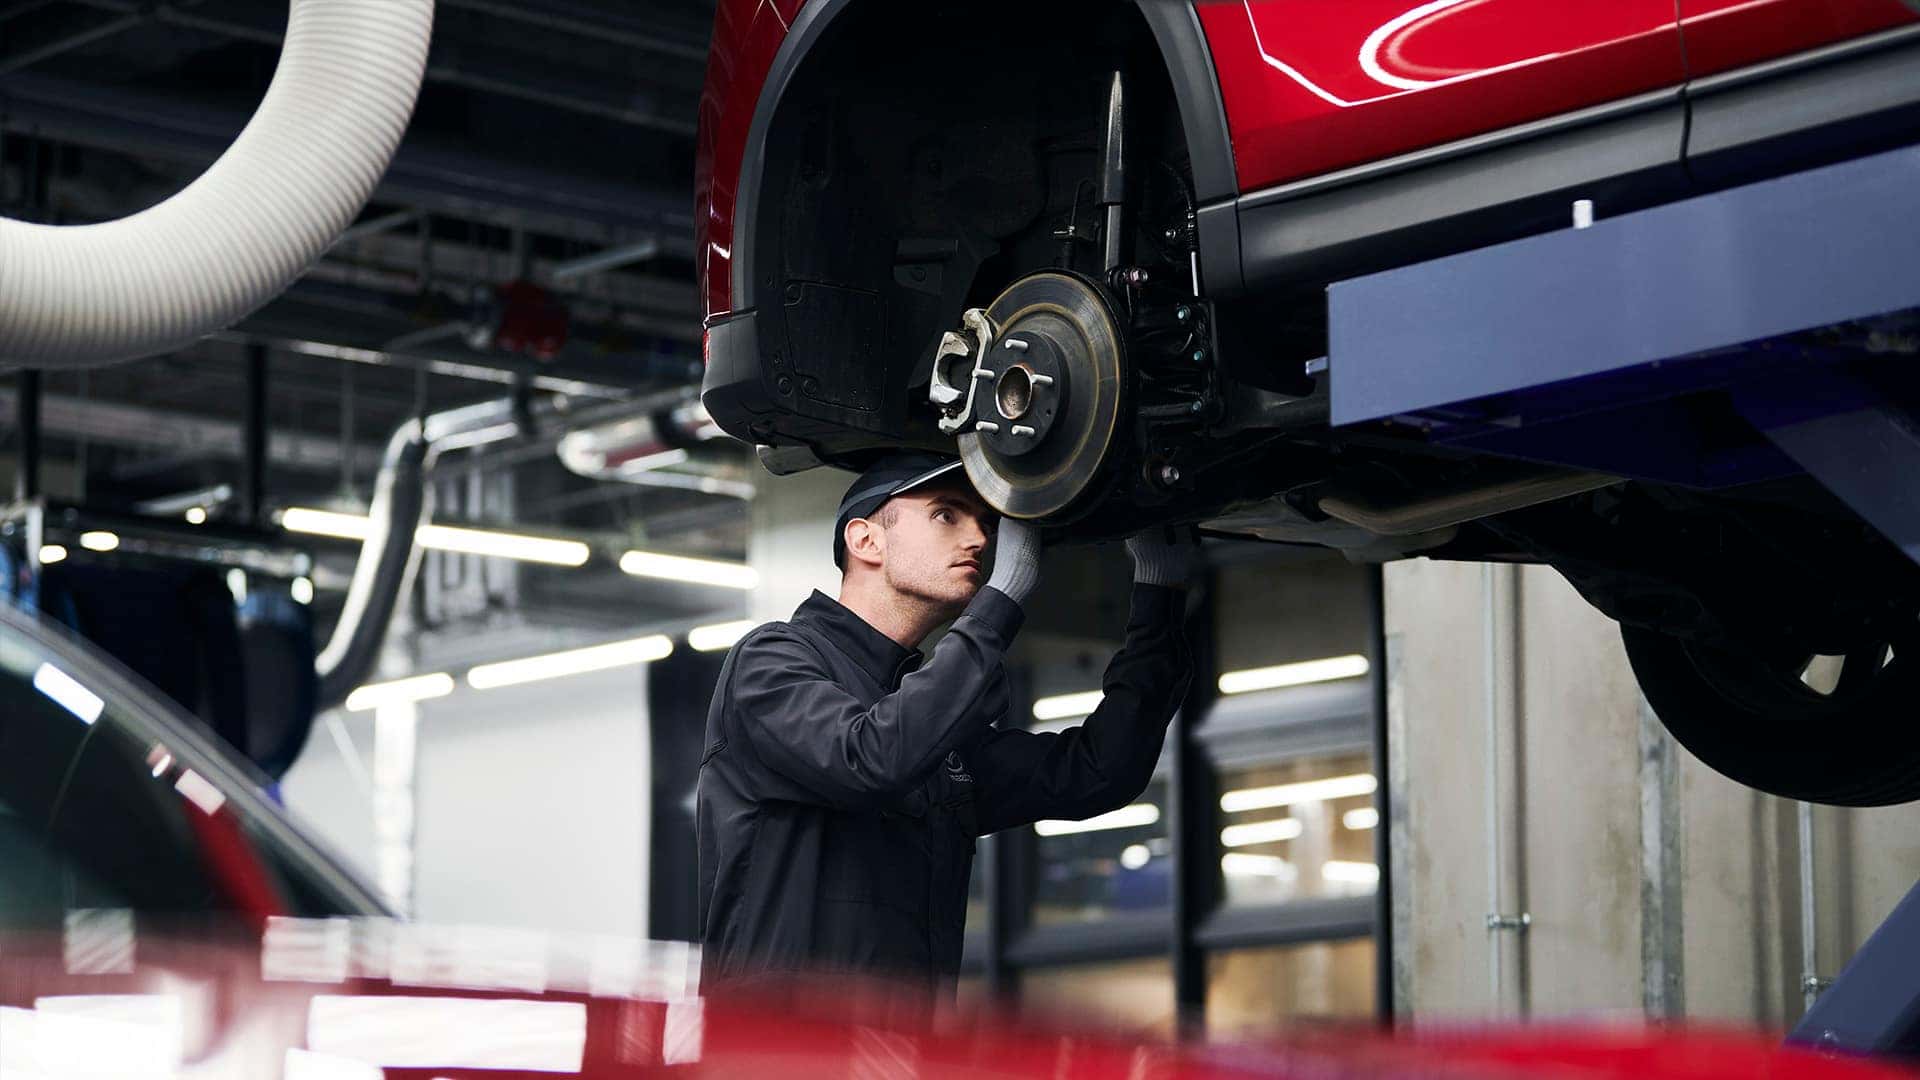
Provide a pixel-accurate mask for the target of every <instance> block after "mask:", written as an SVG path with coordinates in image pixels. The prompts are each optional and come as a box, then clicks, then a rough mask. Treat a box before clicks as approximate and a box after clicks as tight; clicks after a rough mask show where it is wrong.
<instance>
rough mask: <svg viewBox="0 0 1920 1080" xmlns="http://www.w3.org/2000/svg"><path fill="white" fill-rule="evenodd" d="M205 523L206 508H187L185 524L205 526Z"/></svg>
mask: <svg viewBox="0 0 1920 1080" xmlns="http://www.w3.org/2000/svg"><path fill="white" fill-rule="evenodd" d="M206 523H207V508H206V507H204V506H189V507H187V524H189V525H205V524H206Z"/></svg>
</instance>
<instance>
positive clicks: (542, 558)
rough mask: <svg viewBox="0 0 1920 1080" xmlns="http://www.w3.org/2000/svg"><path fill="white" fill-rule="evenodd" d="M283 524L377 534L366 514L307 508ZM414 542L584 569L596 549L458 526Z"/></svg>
mask: <svg viewBox="0 0 1920 1080" xmlns="http://www.w3.org/2000/svg"><path fill="white" fill-rule="evenodd" d="M280 525H281V527H282V528H284V529H286V530H287V531H288V532H297V533H305V534H307V535H310V536H330V537H333V538H335V539H339V540H365V539H366V538H367V537H368V536H369V535H370V534H371V533H372V532H373V523H372V522H371V521H369V520H368V519H367V518H366V516H365V515H362V514H342V513H337V512H335V511H332V510H314V509H312V508H310V507H304V506H294V507H289V508H287V509H286V510H285V511H284V512H282V513H281V515H280ZM413 539H414V542H415V543H417V544H419V545H420V546H421V547H423V548H428V549H431V550H434V551H452V552H457V553H460V554H463V555H486V556H491V557H494V558H500V559H516V560H519V561H521V562H537V563H547V564H549V565H553V566H580V565H582V564H584V563H585V562H586V561H587V558H588V556H589V555H591V554H592V549H591V548H589V547H588V546H587V545H586V544H584V543H582V542H580V541H578V540H558V539H554V538H553V537H547V536H528V535H525V534H522V533H511V532H501V531H499V530H495V529H470V528H465V527H463V526H458V525H422V526H420V527H419V528H418V529H415V530H414V534H413Z"/></svg>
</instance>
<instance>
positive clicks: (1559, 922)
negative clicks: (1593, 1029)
mask: <svg viewBox="0 0 1920 1080" xmlns="http://www.w3.org/2000/svg"><path fill="white" fill-rule="evenodd" d="M1385 585H1386V615H1387V632H1388V686H1389V739H1390V747H1389V759H1390V761H1389V788H1390V792H1391V795H1392V803H1393V806H1392V814H1393V818H1394V824H1395V826H1396V833H1395V836H1394V841H1395V843H1394V851H1393V864H1394V896H1393V900H1394V915H1393V934H1394V939H1395V968H1396V970H1395V973H1394V976H1395V997H1396V1007H1397V1008H1398V1009H1399V1010H1400V1011H1401V1015H1404V1016H1410V1017H1411V1018H1413V1019H1414V1021H1415V1022H1429V1023H1430V1022H1436V1021H1445V1020H1449V1019H1463V1018H1476V1019H1477V1018H1483V1017H1518V1016H1535V1017H1555V1016H1586V1017H1592V1016H1616V1015H1631V1016H1638V1015H1642V1014H1645V1015H1651V1016H1663V1017H1685V1018H1690V1019H1694V1020H1715V1021H1726V1022H1733V1023H1740V1024H1748V1025H1762V1026H1766V1027H1770V1028H1783V1027H1786V1026H1788V1025H1790V1024H1791V1023H1792V1022H1793V1021H1794V1020H1796V1019H1797V1018H1798V1017H1799V1015H1800V1013H1801V1012H1802V1011H1803V1008H1804V1001H1803V998H1802V994H1801V990H1800V976H1801V974H1802V963H1801V934H1800V899H1799V896H1800V887H1799V872H1798V860H1799V841H1798V829H1797V816H1796V815H1797V804H1795V803H1791V802H1788V801H1785V800H1781V799H1776V798H1773V797H1771V796H1767V795H1762V794H1760V793H1758V792H1754V791H1752V790H1750V789H1747V788H1743V787H1741V786H1739V785H1737V784H1734V783H1733V782H1731V781H1728V780H1726V779H1724V778H1722V777H1721V776H1719V775H1718V774H1717V773H1714V772H1712V771H1711V770H1709V769H1707V768H1706V767H1705V766H1703V765H1701V764H1700V763H1699V762H1698V761H1696V760H1694V759H1693V758H1692V757H1691V756H1690V755H1688V754H1687V753H1686V752H1685V751H1684V750H1682V749H1681V748H1679V747H1678V746H1677V745H1675V744H1674V743H1673V742H1672V740H1671V739H1670V738H1668V737H1667V735H1666V734H1665V732H1664V730H1663V729H1662V728H1661V727H1660V726H1659V723H1658V720H1657V719H1656V718H1655V717H1654V716H1653V715H1652V712H1651V710H1650V709H1648V708H1647V706H1646V705H1645V703H1644V701H1643V700H1642V699H1641V697H1640V694H1639V691H1638V687H1637V685H1636V684H1635V682H1634V680H1633V677H1632V673H1631V671H1630V670H1629V668H1628V666H1627V661H1626V656H1625V652H1624V650H1623V649H1622V647H1621V645H1620V642H1619V638H1618V635H1617V633H1616V631H1615V628H1614V626H1613V624H1612V623H1611V622H1610V621H1608V620H1607V619H1605V618H1604V617H1603V616H1601V615H1600V614H1599V613H1598V612H1595V611H1594V610H1592V609H1591V608H1590V607H1588V606H1587V605H1586V603H1585V602H1584V601H1582V600H1581V599H1580V597H1579V596H1578V594H1577V593H1575V592H1574V591H1573V589H1572V588H1571V587H1570V586H1568V585H1567V584H1566V583H1565V581H1564V580H1563V579H1561V578H1560V577H1559V575H1558V574H1556V573H1554V572H1553V571H1552V570H1550V569H1546V568H1541V567H1529V568H1524V569H1521V568H1513V567H1484V566H1480V565H1470V564H1457V563H1436V562H1425V561H1410V562H1402V563H1395V564H1391V565H1389V566H1387V567H1386V568H1385ZM1490 748H1491V750H1492V751H1493V755H1492V762H1493V766H1492V768H1491V769H1490V768H1489V749H1490ZM1490 784H1491V790H1492V791H1493V792H1494V796H1495V801H1494V813H1493V814H1492V815H1491V816H1490V815H1489V807H1488V799H1487V793H1488V791H1489V790H1490V787H1489V785H1490ZM1813 823H1814V842H1813V848H1812V851H1813V854H1814V859H1815V867H1816V871H1815V889H1814V915H1815V924H1816V934H1815V936H1816V938H1817V940H1818V950H1819V951H1818V957H1817V962H1816V965H1815V966H1816V969H1817V972H1818V974H1820V975H1823V976H1832V975H1834V974H1835V973H1837V972H1838V970H1839V969H1840V967H1841V966H1842V964H1843V963H1844V962H1845V960H1846V959H1847V958H1848V957H1849V956H1851V955H1852V953H1853V951H1854V950H1855V949H1857V948H1858V947H1859V944H1860V943H1861V942H1862V941H1863V940H1865V938H1866V936H1867V935H1868V934H1870V933H1871V932H1872V930H1873V928H1874V927H1875V926H1876V925H1877V924H1878V922H1879V920H1880V919H1881V918H1883V917H1884V916H1885V914H1886V913H1887V912H1888V911H1890V910H1891V909H1892V907H1893V905H1894V904H1895V903H1896V902H1897V901H1898V900H1899V898H1900V897H1901V896H1902V895H1903V894H1904V892H1905V891H1906V889H1907V888H1908V886H1910V885H1911V884H1912V883H1913V882H1914V880H1915V878H1916V877H1920V808H1916V807H1914V806H1907V807H1895V808H1890V809H1882V810H1871V811H1857V810H1839V809H1834V808H1828V807H1819V808H1816V809H1815V810H1814V814H1813ZM1496 859H1497V862H1498V867H1497V872H1493V873H1490V871H1491V870H1493V868H1494V864H1495V861H1496ZM1521 912H1525V913H1526V914H1527V915H1528V916H1529V917H1530V919H1531V926H1530V927H1528V928H1527V929H1526V930H1524V931H1511V930H1489V929H1488V927H1487V916H1488V914H1489V913H1497V914H1502V915H1517V914H1519V913H1521ZM1496 949H1497V950H1498V958H1497V961H1496V958H1495V952H1496Z"/></svg>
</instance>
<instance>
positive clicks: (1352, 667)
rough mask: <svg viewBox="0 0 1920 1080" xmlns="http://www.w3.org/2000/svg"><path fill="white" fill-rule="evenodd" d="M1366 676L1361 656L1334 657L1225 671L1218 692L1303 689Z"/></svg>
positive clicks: (1365, 667) (1365, 664)
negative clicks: (1308, 685)
mask: <svg viewBox="0 0 1920 1080" xmlns="http://www.w3.org/2000/svg"><path fill="white" fill-rule="evenodd" d="M1366 673H1367V658H1366V657H1364V656H1357V655H1356V656H1334V657H1329V658H1327V659H1325V660H1303V661H1301V662H1300V663H1297V664H1281V665H1279V666H1278V667H1263V668H1250V669H1248V670H1246V671H1229V672H1227V673H1226V674H1224V675H1222V676H1220V692H1221V693H1223V694H1244V693H1246V692H1248V691H1250V690H1274V689H1278V688H1279V687H1282V686H1304V685H1306V684H1307V683H1317V682H1332V681H1333V680H1335V679H1352V678H1356V677H1358V676H1361V675H1365V674H1366Z"/></svg>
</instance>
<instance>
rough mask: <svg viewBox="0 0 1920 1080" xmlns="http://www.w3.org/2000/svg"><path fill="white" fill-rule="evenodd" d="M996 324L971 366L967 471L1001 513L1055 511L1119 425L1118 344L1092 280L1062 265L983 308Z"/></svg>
mask: <svg viewBox="0 0 1920 1080" xmlns="http://www.w3.org/2000/svg"><path fill="white" fill-rule="evenodd" d="M987 319H988V322H989V324H990V325H992V326H993V327H996V328H997V329H998V331H999V334H998V336H997V337H996V338H995V339H994V341H993V343H992V345H991V346H990V347H989V348H988V349H987V350H986V357H985V361H984V362H983V363H982V365H981V367H982V368H984V369H986V370H982V371H978V372H976V373H975V375H976V377H978V378H982V379H984V380H986V381H985V384H984V385H982V386H981V387H980V388H979V393H977V394H976V396H975V398H974V410H973V424H972V428H971V430H969V431H968V432H966V433H965V434H962V435H961V436H960V437H959V440H958V442H959V447H960V459H961V460H962V461H963V462H965V463H966V469H967V477H968V479H970V480H972V481H973V486H974V489H975V490H977V491H979V492H980V495H981V497H982V498H984V499H985V500H986V501H987V503H988V504H989V505H991V506H992V507H993V508H994V509H996V510H998V511H999V512H1001V513H1002V514H1005V515H1007V516H1008V517H1015V518H1028V519H1031V518H1043V517H1052V516H1056V515H1059V514H1061V513H1063V512H1065V511H1067V510H1068V509H1070V508H1074V507H1075V503H1076V502H1077V501H1079V500H1080V499H1082V497H1084V496H1085V495H1087V493H1088V491H1089V490H1090V489H1091V488H1093V487H1095V486H1096V483H1095V482H1096V481H1097V480H1099V479H1100V478H1101V477H1102V475H1103V474H1104V472H1105V470H1106V468H1107V464H1108V460H1109V458H1110V457H1111V456H1112V454H1113V452H1114V448H1115V445H1116V444H1117V442H1118V441H1119V440H1118V435H1119V431H1120V416H1121V411H1122V405H1123V402H1124V399H1125V396H1126V349H1125V345H1124V337H1123V336H1122V334H1121V332H1120V324H1119V321H1118V320H1117V319H1116V318H1115V317H1114V314H1113V309H1112V308H1111V306H1109V305H1108V303H1107V301H1106V298H1105V297H1104V296H1103V295H1102V294H1101V292H1100V290H1099V289H1098V287H1096V286H1095V285H1093V284H1092V283H1091V282H1088V281H1086V280H1084V279H1082V278H1080V277H1077V276H1075V275H1073V274H1069V273H1065V272H1061V271H1043V272H1041V273H1036V274H1029V275H1028V276H1026V277H1023V278H1021V279H1020V280H1018V281H1016V282H1014V283H1013V284H1012V285H1009V286H1008V287H1007V289H1006V291H1005V292H1002V293H1001V294H1000V295H999V296H998V297H997V298H996V299H995V300H994V301H993V304H992V305H991V306H990V307H988V308H987Z"/></svg>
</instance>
